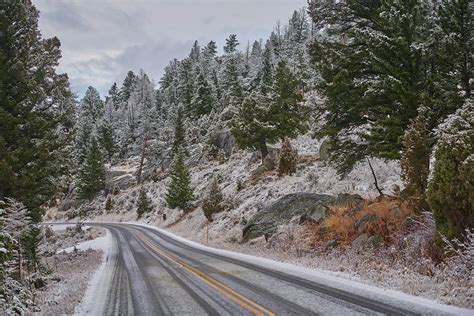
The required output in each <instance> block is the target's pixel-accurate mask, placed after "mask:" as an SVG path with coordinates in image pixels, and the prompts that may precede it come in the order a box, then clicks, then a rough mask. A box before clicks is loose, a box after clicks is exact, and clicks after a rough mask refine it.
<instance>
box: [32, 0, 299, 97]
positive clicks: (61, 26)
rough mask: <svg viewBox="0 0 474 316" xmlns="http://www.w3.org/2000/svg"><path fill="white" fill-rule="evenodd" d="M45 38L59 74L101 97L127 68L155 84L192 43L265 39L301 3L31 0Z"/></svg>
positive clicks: (288, 0) (277, 0) (77, 87)
mask: <svg viewBox="0 0 474 316" xmlns="http://www.w3.org/2000/svg"><path fill="white" fill-rule="evenodd" d="M33 2H34V3H35V5H36V6H37V7H38V8H39V9H40V11H41V15H40V28H41V30H42V33H43V35H44V36H45V37H51V36H58V37H59V38H60V40H61V42H62V50H63V58H62V60H61V62H60V69H59V70H60V71H63V72H67V73H68V74H69V78H70V79H71V85H72V87H73V89H74V90H75V91H77V92H78V94H79V95H82V94H83V92H84V91H85V89H86V88H87V86H89V85H93V86H95V87H96V88H98V89H99V91H100V92H101V94H102V95H103V94H105V93H106V92H107V91H108V88H109V87H110V85H111V84H112V82H114V81H116V82H117V83H119V84H121V82H122V80H123V78H124V76H125V74H126V72H127V71H128V70H133V71H138V70H139V69H143V70H144V71H145V72H147V73H148V74H149V75H150V76H151V77H152V78H154V79H155V80H156V81H158V80H159V79H160V77H161V75H162V72H163V67H164V66H166V65H167V64H168V62H169V61H170V60H171V59H173V58H175V57H176V58H182V57H184V56H186V55H187V54H188V53H189V50H190V48H191V45H192V43H193V42H194V40H198V41H199V42H200V43H201V44H204V43H206V42H208V41H210V40H214V41H216V42H217V43H218V45H219V46H220V47H222V45H223V44H224V42H225V38H227V37H228V35H229V34H230V33H236V34H238V37H239V40H240V42H241V43H242V48H243V47H244V45H245V44H246V43H247V41H253V40H256V39H260V38H265V37H267V36H268V34H269V33H270V32H271V30H272V29H273V27H274V26H275V24H276V22H277V21H278V20H281V21H285V20H287V19H288V18H289V16H290V15H291V13H292V11H293V10H295V9H298V8H300V7H302V6H304V5H305V4H306V0H120V1H117V0H101V1H96V0H33Z"/></svg>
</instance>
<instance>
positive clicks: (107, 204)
mask: <svg viewBox="0 0 474 316" xmlns="http://www.w3.org/2000/svg"><path fill="white" fill-rule="evenodd" d="M113 208H114V201H113V200H112V196H110V194H109V195H108V196H107V200H106V201H105V210H106V211H111V210H112V209H113Z"/></svg>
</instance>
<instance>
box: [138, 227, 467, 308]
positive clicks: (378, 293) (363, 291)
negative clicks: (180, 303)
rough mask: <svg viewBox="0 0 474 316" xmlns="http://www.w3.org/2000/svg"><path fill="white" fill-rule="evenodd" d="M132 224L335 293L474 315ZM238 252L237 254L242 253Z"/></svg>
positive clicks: (339, 276) (328, 273)
mask: <svg viewBox="0 0 474 316" xmlns="http://www.w3.org/2000/svg"><path fill="white" fill-rule="evenodd" d="M129 224H134V225H138V226H143V227H147V228H151V229H154V230H156V231H159V232H160V233H163V234H165V235H167V236H169V237H171V238H173V239H175V240H177V241H179V242H181V243H183V244H186V245H189V246H191V247H194V248H196V249H201V250H205V251H208V252H211V253H214V254H217V255H221V256H225V257H229V258H232V259H237V260H242V261H246V262H249V263H252V264H255V265H258V266H261V267H263V268H270V269H275V270H278V271H282V272H285V273H287V274H289V275H293V276H297V277H300V278H304V279H307V280H311V281H314V282H317V283H321V284H329V285H331V287H334V288H336V289H340V290H345V291H348V292H351V293H357V294H359V295H362V296H365V297H367V298H372V299H375V300H378V301H380V302H384V303H389V304H393V305H395V306H404V307H408V308H411V309H413V310H418V311H420V312H422V313H423V311H424V312H426V311H429V313H433V312H434V313H439V314H445V313H446V314H453V315H473V311H472V310H469V309H464V308H459V307H455V306H449V305H444V304H440V303H438V302H435V301H433V300H430V299H426V298H422V297H417V296H412V295H408V294H406V293H402V292H400V291H395V290H390V289H382V288H379V287H376V286H373V285H368V284H363V283H361V282H357V281H354V280H352V279H350V278H347V276H346V275H345V274H343V273H335V272H332V271H327V270H322V269H316V268H308V267H307V266H300V265H295V264H293V263H288V262H281V261H275V260H271V259H268V258H263V257H262V256H261V254H259V256H254V255H250V254H244V253H239V252H235V250H234V251H230V250H224V249H217V248H213V247H212V246H205V245H203V244H201V243H198V242H195V241H191V240H189V239H185V238H183V237H180V236H178V235H176V234H174V233H172V232H170V231H167V230H163V229H160V228H157V227H154V226H151V225H147V224H142V223H136V222H130V223H129ZM240 250H241V248H239V249H238V250H237V251H240Z"/></svg>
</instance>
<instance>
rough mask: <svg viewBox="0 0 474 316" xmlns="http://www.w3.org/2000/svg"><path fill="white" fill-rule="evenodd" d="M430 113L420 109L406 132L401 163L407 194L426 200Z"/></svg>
mask: <svg viewBox="0 0 474 316" xmlns="http://www.w3.org/2000/svg"><path fill="white" fill-rule="evenodd" d="M428 121H429V113H428V109H427V108H425V107H422V108H420V110H419V113H418V116H417V117H416V118H415V120H414V121H413V122H412V123H411V124H410V126H409V127H408V129H407V130H406V131H405V136H404V139H403V152H402V157H401V161H400V165H401V169H402V178H403V180H404V181H405V184H406V190H405V191H406V192H407V193H408V194H409V195H414V196H418V197H421V198H422V199H424V195H425V190H426V188H427V185H428V175H429V167H430V153H431V149H430V143H429V142H430V139H429V137H430V131H429V127H428V125H429V122H428Z"/></svg>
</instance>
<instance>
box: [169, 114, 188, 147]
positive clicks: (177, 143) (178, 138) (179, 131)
mask: <svg viewBox="0 0 474 316" xmlns="http://www.w3.org/2000/svg"><path fill="white" fill-rule="evenodd" d="M185 137H186V131H185V130H184V122H183V110H182V109H181V108H179V109H178V113H177V115H176V121H175V125H174V141H173V147H172V148H171V152H172V154H173V156H175V155H176V154H177V153H178V152H180V151H184V146H185Z"/></svg>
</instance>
